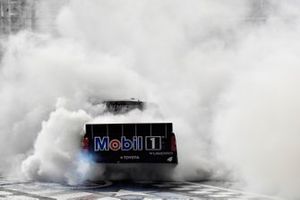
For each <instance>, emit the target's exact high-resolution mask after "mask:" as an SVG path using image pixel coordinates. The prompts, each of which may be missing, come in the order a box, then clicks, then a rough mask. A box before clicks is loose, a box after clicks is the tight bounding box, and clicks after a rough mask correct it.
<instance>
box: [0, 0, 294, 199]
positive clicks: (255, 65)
mask: <svg viewBox="0 0 300 200" xmlns="http://www.w3.org/2000/svg"><path fill="white" fill-rule="evenodd" d="M255 2H256V3H255ZM262 2H264V4H263V5H262ZM57 3H58V2H57ZM42 5H43V6H42ZM45 5H47V1H42V4H41V6H38V7H37V9H38V11H39V12H38V13H44V12H43V11H45V10H43V9H46V8H47V6H45ZM51 5H52V4H51ZM58 7H59V6H57V8H56V10H57V12H55V13H54V14H52V15H51V19H52V18H53V20H52V21H51V20H50V19H49V18H48V17H46V18H47V19H45V20H43V19H40V21H39V25H40V26H42V28H40V29H38V30H39V31H36V32H29V31H22V32H20V33H18V34H16V35H11V36H10V37H9V38H8V39H7V40H3V41H2V44H3V45H2V47H3V49H4V52H5V53H4V55H3V58H2V61H1V68H0V70H1V71H0V83H1V84H0V99H1V104H0V112H1V117H0V119H1V120H0V141H1V145H0V157H1V165H0V168H1V171H2V173H4V174H5V175H9V174H13V175H20V176H22V177H25V178H29V179H34V180H44V181H68V182H69V183H76V182H77V181H78V180H79V181H80V180H81V179H84V178H86V177H84V175H83V177H80V175H78V173H79V174H80V173H83V174H84V173H85V172H86V171H90V170H91V169H90V168H89V166H85V165H84V164H83V165H82V162H80V159H78V157H80V156H79V155H78V154H79V148H80V137H81V134H82V133H83V125H84V123H85V122H88V121H114V120H116V121H118V120H119V121H120V120H122V121H125V120H126V121H137V120H140V121H143V120H157V121H159V120H168V121H172V122H173V123H174V131H175V133H176V136H177V141H178V145H177V146H178V150H179V155H178V156H179V165H178V167H177V168H176V169H175V171H174V173H173V177H172V178H173V179H175V180H203V179H223V180H224V179H226V180H228V179H229V180H232V179H233V180H235V181H239V182H242V183H243V184H244V185H245V186H246V187H247V188H248V189H249V190H252V191H260V192H263V193H266V194H276V195H282V196H285V197H290V198H296V197H299V196H300V193H299V192H298V191H297V186H298V185H299V183H298V180H299V176H300V174H299V172H298V170H297V169H298V168H299V164H300V160H299V157H300V155H299V154H300V153H299V152H300V151H299V146H300V145H299V143H300V142H299V141H300V140H299V136H298V135H299V134H298V132H299V129H300V127H299V125H298V123H297V119H298V117H299V116H298V115H299V108H300V104H299V103H298V102H300V101H299V97H300V96H299V95H298V92H297V86H298V85H299V81H298V79H297V75H298V74H299V69H298V68H299V67H298V65H299V61H298V54H299V49H300V45H299V44H298V42H297V41H298V40H299V35H300V34H299V27H300V23H299V13H300V12H299V8H300V7H299V3H298V2H296V1H293V0H288V1H284V2H277V1H246V0H245V1H239V0H230V1H226V2H225V1H221V0H209V1H207V0H200V1H199V0H189V1H180V0H175V1H174V0H172V1H169V0H163V1H161V0H160V1H158V0H154V1H153V0H151V1H150V0H141V1H96V0H90V1H84V2H83V1H79V0H70V1H67V2H64V3H63V5H62V6H61V7H60V8H58ZM45 12H46V11H45ZM50 13H51V12H50ZM49 20H50V21H51V23H50V22H49ZM48 23H50V24H51V28H50V29H51V31H49V29H46V28H44V27H45V25H46V24H48ZM131 97H136V98H139V99H142V100H145V101H149V102H153V103H155V104H157V105H158V108H159V111H157V110H155V109H151V108H150V109H148V110H146V111H145V112H139V111H133V112H131V113H129V114H128V115H126V116H113V115H103V106H102V105H95V104H94V103H93V101H92V99H97V100H99V101H101V100H107V99H126V98H131ZM77 160H78V161H77ZM11 166H14V167H11ZM17 172H19V173H17ZM74 174H75V175H74ZM77 175H78V176H77Z"/></svg>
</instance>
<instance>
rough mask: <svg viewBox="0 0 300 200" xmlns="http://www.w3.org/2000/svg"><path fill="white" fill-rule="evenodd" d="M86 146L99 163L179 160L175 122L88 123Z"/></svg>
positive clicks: (87, 151)
mask: <svg viewBox="0 0 300 200" xmlns="http://www.w3.org/2000/svg"><path fill="white" fill-rule="evenodd" d="M85 130H86V133H85V136H84V138H83V139H82V149H83V151H85V152H86V153H88V154H89V155H91V157H92V159H93V160H94V161H95V162H99V163H167V164H177V163H178V159H177V147H176V137H175V134H174V133H173V124H172V123H112V124H110V123H106V124H86V125H85Z"/></svg>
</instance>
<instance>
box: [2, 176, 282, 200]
mask: <svg viewBox="0 0 300 200" xmlns="http://www.w3.org/2000/svg"><path fill="white" fill-rule="evenodd" d="M216 185H218V186H216ZM224 185H225V184H224ZM1 199H13V200H54V199H59V200H66V199H70V200H79V199H82V200H96V199H97V200H120V199H122V200H165V199H173V200H175V199H176V200H187V199H216V200H220V199H222V200H224V199H227V200H230V199H234V200H237V199H252V200H254V199H255V200H258V199H266V200H271V199H278V198H275V197H269V196H264V195H259V194H253V193H246V192H243V191H240V190H234V189H229V188H227V187H223V186H222V183H221V184H220V183H219V184H215V183H210V182H111V181H100V182H88V183H85V184H83V185H79V186H70V185H63V184H58V183H44V182H24V181H18V180H12V179H6V178H0V200H1Z"/></svg>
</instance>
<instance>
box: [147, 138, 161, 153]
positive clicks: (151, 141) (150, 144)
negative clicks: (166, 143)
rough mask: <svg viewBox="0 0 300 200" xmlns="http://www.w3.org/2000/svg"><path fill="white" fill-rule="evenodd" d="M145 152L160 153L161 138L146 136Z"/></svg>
mask: <svg viewBox="0 0 300 200" xmlns="http://www.w3.org/2000/svg"><path fill="white" fill-rule="evenodd" d="M145 141H146V144H145V149H146V151H160V150H161V136H146V140H145Z"/></svg>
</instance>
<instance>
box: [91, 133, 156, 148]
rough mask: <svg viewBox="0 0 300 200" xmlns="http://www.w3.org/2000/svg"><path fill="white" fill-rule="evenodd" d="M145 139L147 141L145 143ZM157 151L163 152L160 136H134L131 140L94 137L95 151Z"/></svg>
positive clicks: (124, 137)
mask: <svg viewBox="0 0 300 200" xmlns="http://www.w3.org/2000/svg"><path fill="white" fill-rule="evenodd" d="M144 139H145V141H144ZM119 150H121V151H143V150H146V151H155V150H156V151H157V150H161V137H160V136H146V137H145V138H143V137H142V136H133V137H132V138H131V139H129V138H126V136H122V137H121V139H120V140H119V139H110V138H109V136H104V137H94V151H95V152H98V151H119Z"/></svg>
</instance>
